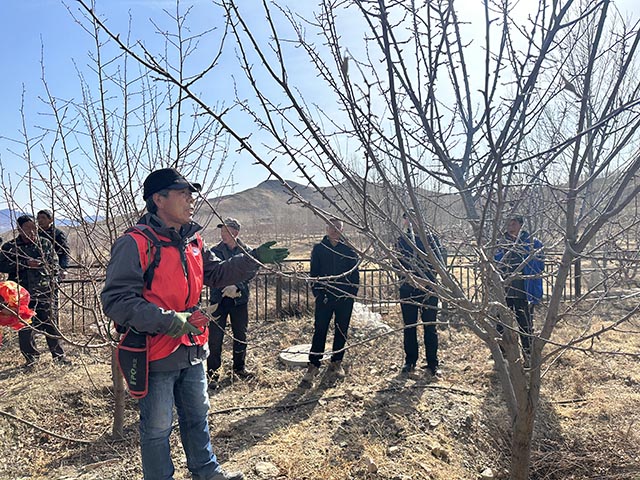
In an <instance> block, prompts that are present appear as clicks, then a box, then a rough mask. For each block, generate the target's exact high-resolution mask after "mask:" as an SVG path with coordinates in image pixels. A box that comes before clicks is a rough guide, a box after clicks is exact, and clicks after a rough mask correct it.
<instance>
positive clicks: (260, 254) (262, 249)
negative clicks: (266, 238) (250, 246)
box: [254, 240, 289, 263]
mask: <svg viewBox="0 0 640 480" xmlns="http://www.w3.org/2000/svg"><path fill="white" fill-rule="evenodd" d="M275 244H276V242H275V240H272V241H271V242H267V243H263V244H262V245H260V246H259V247H258V248H256V249H255V250H254V256H255V257H256V259H257V260H258V261H259V262H260V263H280V262H281V261H282V260H284V259H285V258H287V257H288V256H289V250H288V249H286V248H271V247H272V246H273V245H275Z"/></svg>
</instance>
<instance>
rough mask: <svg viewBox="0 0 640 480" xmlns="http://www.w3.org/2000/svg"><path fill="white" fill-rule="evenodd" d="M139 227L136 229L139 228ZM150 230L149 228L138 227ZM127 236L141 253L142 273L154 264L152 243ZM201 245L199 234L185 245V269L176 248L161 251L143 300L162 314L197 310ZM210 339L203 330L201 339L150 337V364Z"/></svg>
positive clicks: (138, 235) (201, 273)
mask: <svg viewBox="0 0 640 480" xmlns="http://www.w3.org/2000/svg"><path fill="white" fill-rule="evenodd" d="M139 227H140V226H139V225H138V226H136V228H139ZM141 228H150V227H146V226H145V227H141ZM154 233H155V234H156V236H157V237H158V239H159V240H162V241H169V239H168V238H166V237H163V236H161V235H158V233H157V232H155V230H154ZM128 235H131V237H132V238H133V239H134V240H135V241H136V244H137V245H138V252H139V253H140V265H141V266H142V271H143V272H145V271H146V270H147V268H148V266H149V263H150V262H152V261H153V256H154V254H155V251H154V249H155V248H156V247H154V246H153V243H152V242H151V240H149V239H148V238H147V237H145V236H144V234H142V233H138V232H135V231H133V232H129V233H128ZM202 248H203V241H202V237H200V234H198V233H196V234H195V236H194V237H193V238H192V239H191V241H189V242H188V243H187V245H186V248H185V251H184V254H185V257H186V266H185V267H184V268H183V265H182V260H181V259H180V251H179V249H178V247H173V246H168V247H162V250H161V252H160V263H159V264H158V266H157V267H156V268H155V271H154V275H153V280H152V282H151V288H150V289H148V288H147V286H146V284H145V286H144V288H143V290H142V296H143V297H144V299H145V300H147V301H148V302H150V303H153V304H154V305H157V306H158V307H160V308H163V309H165V310H174V311H176V312H184V311H187V310H188V309H190V308H192V307H194V306H196V305H197V304H198V302H199V301H200V292H201V291H202V286H203V280H204V270H203V259H202ZM208 338H209V329H208V328H206V327H205V328H204V331H203V332H202V333H201V334H200V335H183V336H181V337H179V338H172V337H169V336H168V335H163V334H158V335H154V336H149V361H150V362H152V361H154V360H160V359H161V358H165V357H168V356H169V355H171V354H172V353H173V352H175V351H176V350H177V348H178V347H179V346H180V344H182V345H188V346H189V345H204V344H205V343H206V342H207V340H208Z"/></svg>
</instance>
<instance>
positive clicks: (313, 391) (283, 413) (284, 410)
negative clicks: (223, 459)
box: [209, 371, 339, 451]
mask: <svg viewBox="0 0 640 480" xmlns="http://www.w3.org/2000/svg"><path fill="white" fill-rule="evenodd" d="M338 381H339V380H337V379H335V378H334V377H333V376H332V375H329V374H328V373H326V371H325V372H323V373H321V374H320V375H319V376H318V377H317V378H316V381H315V382H314V385H313V386H312V387H309V386H306V385H304V384H303V383H302V382H300V383H298V384H297V385H296V386H295V387H294V388H293V389H292V390H290V391H288V392H287V393H286V394H285V395H284V396H283V397H282V398H280V400H278V401H277V402H276V403H274V404H271V405H269V406H268V407H249V408H259V409H260V410H261V413H257V414H255V415H250V416H247V417H245V418H242V419H241V420H238V421H236V422H232V423H231V424H229V426H228V427H227V428H224V429H222V430H220V431H218V432H217V433H215V436H216V437H217V438H232V439H233V441H234V447H235V448H234V450H235V451H241V450H247V449H249V448H251V447H252V446H254V445H255V444H257V443H260V442H261V441H263V440H264V438H266V437H268V436H269V435H271V434H272V433H274V432H276V431H278V430H279V429H282V428H285V427H287V426H290V425H291V424H295V423H299V422H302V421H304V420H306V419H307V418H309V417H310V416H311V414H312V413H313V411H314V409H315V408H316V407H317V406H318V404H319V401H320V400H322V399H323V396H324V392H325V391H326V390H328V389H330V388H333V387H334V386H335V385H336V383H337V382H338ZM223 386H224V385H223ZM324 398H326V397H324ZM246 409H247V408H246V407H239V408H237V410H246ZM231 410H233V408H232V409H231ZM228 412H229V409H220V410H214V411H212V412H210V413H209V415H210V416H215V415H217V414H225V413H228Z"/></svg>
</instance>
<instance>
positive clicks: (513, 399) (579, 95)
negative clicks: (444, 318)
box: [58, 0, 640, 480]
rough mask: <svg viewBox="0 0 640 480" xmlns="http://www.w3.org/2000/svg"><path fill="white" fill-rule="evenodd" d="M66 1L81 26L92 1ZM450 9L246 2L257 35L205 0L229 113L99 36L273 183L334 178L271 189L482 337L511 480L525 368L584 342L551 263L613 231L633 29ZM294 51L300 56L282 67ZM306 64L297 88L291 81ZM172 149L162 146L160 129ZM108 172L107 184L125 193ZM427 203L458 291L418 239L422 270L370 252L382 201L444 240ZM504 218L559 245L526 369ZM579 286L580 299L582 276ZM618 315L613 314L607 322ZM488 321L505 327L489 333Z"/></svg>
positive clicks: (542, 9) (153, 60)
mask: <svg viewBox="0 0 640 480" xmlns="http://www.w3.org/2000/svg"><path fill="white" fill-rule="evenodd" d="M79 2H80V4H81V5H82V7H84V9H85V11H86V12H87V14H88V15H89V17H90V24H92V25H95V26H96V28H97V31H101V29H102V28H104V27H105V26H104V24H103V23H102V22H101V20H100V18H99V17H98V16H97V14H96V13H95V10H94V9H93V7H92V6H91V5H88V4H87V3H85V2H83V1H82V0H79ZM457 5H458V4H457V2H455V1H453V0H449V1H445V0H434V1H426V2H421V3H417V2H414V1H406V2H387V1H385V0H371V1H364V0H342V1H336V0H333V1H331V0H321V1H320V2H319V5H318V7H317V9H316V10H314V11H313V12H309V11H301V12H298V11H296V10H294V9H293V7H288V6H286V5H279V4H278V3H277V2H275V3H270V2H266V1H264V2H263V4H262V7H263V17H264V23H263V24H262V25H263V26H264V27H265V28H266V30H267V33H266V35H265V34H264V33H263V32H264V28H261V29H257V28H255V23H253V22H250V21H249V12H247V10H244V9H243V7H242V6H241V5H240V2H236V1H234V0H221V2H220V4H219V8H221V9H222V11H223V12H224V14H225V15H226V18H227V21H228V23H227V25H228V27H229V29H230V30H229V31H230V32H231V33H232V35H233V38H234V39H235V42H234V44H233V47H234V48H235V51H236V54H237V59H238V62H239V65H240V66H241V68H242V71H243V72H244V80H243V81H242V85H243V87H242V88H240V87H238V98H237V99H236V108H237V109H241V110H242V112H244V113H245V114H246V115H245V116H240V115H237V116H230V115H228V111H227V110H225V109H222V108H219V107H216V106H213V105H210V104H209V103H208V102H207V101H206V100H205V99H204V98H203V97H201V96H200V95H199V93H198V91H197V86H198V82H199V81H201V80H204V79H206V78H207V76H208V75H209V73H210V69H204V70H203V71H201V72H199V73H198V74H193V75H191V76H189V75H186V74H185V73H184V70H183V69H181V68H178V67H176V66H174V64H172V63H171V62H170V59H169V57H168V56H162V55H158V56H156V55H153V54H152V53H151V52H149V51H148V50H147V49H146V48H145V47H144V45H143V44H142V43H130V42H129V41H128V40H123V39H122V38H121V37H119V36H118V35H116V34H115V33H112V32H109V30H108V29H106V30H105V31H106V33H107V34H108V35H109V36H110V38H111V40H112V41H113V42H115V43H116V44H117V45H118V46H119V47H120V48H121V49H123V50H124V51H125V52H126V53H127V55H128V56H129V57H130V58H133V59H134V60H135V61H137V63H138V65H140V66H141V67H142V68H143V71H144V69H146V70H147V72H148V75H150V76H151V77H154V78H157V79H159V80H162V81H163V82H165V84H166V85H168V86H169V85H170V86H173V87H176V88H177V89H178V90H177V91H178V92H179V93H177V94H176V95H177V97H174V98H175V102H176V103H175V104H172V105H173V106H176V105H182V104H183V101H186V100H188V101H189V102H191V103H192V104H193V105H194V108H195V109H196V111H197V112H198V113H199V114H202V115H205V116H206V118H208V119H209V121H210V122H211V124H212V125H216V127H217V128H220V129H221V130H222V131H224V132H226V133H227V134H228V135H229V136H230V137H231V139H233V141H235V142H237V145H238V147H239V148H240V149H241V150H243V151H244V152H245V153H246V154H247V155H250V156H251V157H252V158H253V159H254V160H255V161H256V162H257V163H260V164H262V165H263V166H264V167H265V168H266V169H268V170H269V172H270V173H271V174H272V175H273V176H274V177H275V178H277V179H279V180H280V181H281V182H282V183H283V184H284V185H285V186H288V184H287V182H286V181H285V180H284V178H283V176H282V175H281V174H280V172H279V171H278V168H276V167H274V164H273V159H274V158H283V159H286V160H287V161H288V162H290V163H291V164H293V165H295V166H296V168H297V171H298V172H299V174H300V175H301V177H303V178H304V179H305V180H306V181H307V183H308V184H309V185H310V186H312V187H313V188H315V189H316V190H318V191H319V192H324V186H326V185H327V184H332V185H341V186H342V188H341V189H339V190H337V191H338V192H339V193H338V195H331V196H329V195H325V200H326V202H328V204H329V205H330V208H328V209H322V208H319V207H318V206H317V205H314V204H312V203H311V202H309V201H306V200H305V199H303V198H302V197H301V196H300V195H298V194H297V192H296V191H295V189H294V188H291V194H292V197H293V198H294V199H295V200H297V201H299V202H300V203H301V204H302V205H303V206H305V207H307V208H310V209H311V210H313V211H314V212H315V213H316V214H317V215H318V216H320V217H322V218H323V219H325V220H326V219H327V218H328V215H329V211H330V212H331V214H334V215H336V214H337V215H339V216H340V217H341V218H342V219H343V220H344V222H345V223H346V224H347V225H350V226H351V228H353V229H356V230H357V231H358V233H359V234H360V235H361V236H364V237H365V238H366V239H367V242H366V243H365V244H364V245H362V246H360V248H359V253H360V254H361V255H362V257H363V258H364V259H366V260H369V261H371V262H375V263H377V264H379V265H381V266H383V267H384V268H386V269H387V270H389V271H391V272H397V273H402V274H403V275H407V276H409V278H410V279H411V281H412V282H413V283H414V284H415V285H417V286H422V287H424V286H429V287H431V288H434V289H435V290H436V291H437V292H438V294H439V295H440V297H441V298H443V299H444V300H446V301H447V303H448V305H449V308H453V309H455V312H456V315H457V316H458V317H459V319H460V321H461V322H463V323H464V325H465V326H466V327H467V328H468V329H469V330H470V331H471V332H473V333H474V334H475V335H477V336H478V337H479V338H480V339H482V340H483V341H484V342H485V343H486V345H487V347H488V349H489V350H490V351H491V354H492V356H493V359H494V362H495V366H496V370H497V374H498V376H499V379H500V381H501V384H502V390H503V394H504V398H505V401H506V405H507V407H508V411H509V413H510V422H509V424H510V425H511V430H512V440H511V441H512V449H511V451H512V459H511V463H512V465H511V478H512V479H514V480H515V479H526V478H527V477H528V472H529V465H530V454H531V445H532V438H533V431H534V421H535V416H536V411H537V408H538V403H539V400H540V387H541V380H542V374H543V372H544V368H545V366H546V365H548V364H549V363H550V362H552V361H553V359H554V358H556V357H557V356H558V355H560V354H562V352H563V351H565V350H566V349H568V348H590V347H589V343H588V342H589V341H590V340H591V339H592V338H593V335H588V334H587V335H584V336H582V337H580V338H576V339H575V340H574V341H573V342H572V343H571V344H563V345H558V344H557V343H555V342H554V341H553V338H552V337H553V333H554V330H555V329H556V327H557V326H558V325H559V324H561V323H562V321H563V318H564V316H565V313H566V312H568V311H571V310H572V309H576V308H579V305H580V302H581V301H583V300H585V298H587V295H586V294H585V295H583V296H581V297H579V298H577V299H576V300H575V301H572V302H571V303H566V302H564V301H563V298H564V297H563V291H564V289H565V287H566V285H567V281H568V279H569V274H570V270H571V267H572V265H573V264H574V262H575V260H576V259H580V258H581V257H583V256H588V255H591V256H593V255H594V253H593V251H594V249H595V248H596V247H597V246H598V244H599V243H598V242H599V240H598V238H599V237H598V236H599V234H601V232H607V233H606V234H607V235H609V236H611V235H613V237H614V238H615V237H616V236H619V235H623V234H624V232H625V231H627V227H628V225H627V224H624V223H622V222H621V221H620V218H622V217H623V216H624V215H626V214H627V210H626V208H627V207H628V206H629V204H630V203H631V202H633V201H634V198H635V196H636V194H637V192H638V188H640V187H639V186H638V182H637V175H638V167H639V166H640V156H639V155H638V150H637V147H636V142H637V139H638V127H639V126H640V123H639V118H638V114H637V112H638V105H639V104H640V99H639V97H638V89H639V87H640V83H639V82H638V79H637V78H635V76H634V74H633V71H634V68H633V67H634V66H635V65H636V62H637V45H638V41H639V40H640V33H639V31H638V28H637V24H636V25H633V26H626V25H625V24H624V23H623V22H622V20H621V18H620V16H619V15H618V14H617V13H616V12H615V10H614V9H613V7H612V5H611V2H610V1H608V0H602V1H595V0H583V1H573V0H566V1H560V2H559V1H553V2H552V1H545V0H542V1H540V2H535V3H534V2H529V3H528V4H527V6H526V7H525V6H523V5H522V4H517V5H512V4H511V3H510V2H508V1H489V0H487V1H485V2H484V4H483V10H482V12H481V13H482V15H483V16H484V19H483V21H482V22H480V23H482V26H481V27H482V28H479V29H477V30H474V29H472V28H471V27H472V26H473V27H478V23H479V21H478V19H475V20H474V22H473V23H472V24H471V25H470V24H469V23H468V22H465V21H464V19H461V17H460V15H461V12H460V11H459V10H458V7H457ZM247 8H248V7H247ZM251 8H252V9H253V10H252V12H251V14H252V20H253V21H255V18H254V17H255V6H252V7H251ZM296 8H304V7H296ZM523 8H529V9H530V10H527V11H526V12H521V11H520V9H523ZM176 18H180V17H179V16H176ZM346 19H349V20H350V22H349V23H345V22H346ZM354 19H357V21H355V22H354ZM178 24H179V25H182V22H180V21H179V22H178ZM353 25H356V26H357V27H359V28H360V29H359V28H353ZM354 31H355V32H356V33H357V34H350V33H352V32H354ZM476 31H479V32H481V33H480V34H477V33H475V34H474V33H473V32H476ZM261 32H262V33H261ZM585 32H589V36H588V38H589V41H587V42H585V41H584V36H585ZM176 38H180V37H176ZM178 44H180V43H179V42H178ZM301 56H303V57H304V60H302V61H303V62H304V63H303V64H304V65H305V66H306V67H308V68H304V69H301V68H296V67H298V66H299V64H300V62H301V60H300V57H301ZM178 60H179V59H178ZM214 64H215V61H212V62H211V63H210V65H214ZM177 65H180V63H178V64H177ZM311 69H313V72H314V76H313V82H310V81H309V78H310V77H309V76H308V75H303V74H306V73H308V72H309V71H310V70H311ZM605 78H606V81H605ZM237 81H238V82H239V84H240V82H241V79H240V78H239V79H237ZM597 82H600V83H597ZM120 85H122V84H120ZM89 104H90V105H93V104H92V102H89ZM96 111H98V112H105V111H108V109H106V108H105V107H104V106H102V107H99V108H96ZM125 118H126V117H125ZM247 119H249V120H251V121H253V122H254V125H255V128H256V129H258V130H259V131H260V132H261V138H262V139H265V138H266V139H267V140H266V141H265V142H264V143H262V144H260V145H254V144H252V142H251V141H250V138H249V137H247V136H246V134H244V133H243V132H245V131H246V122H247ZM58 124H64V122H58ZM105 124H108V122H106V121H105V120H104V119H103V120H102V121H101V122H100V125H105ZM92 131H93V130H92ZM176 131H177V132H178V134H179V133H180V129H179V128H177V130H176ZM103 137H106V134H104V135H103ZM121 138H122V137H121ZM126 143H127V144H129V143H130V142H129V141H127V142H126ZM100 145H101V146H103V147H104V143H101V144H100ZM144 145H145V148H147V145H148V144H147V143H144ZM172 145H174V146H175V147H176V149H177V152H178V154H180V153H181V152H182V150H181V148H182V147H180V145H181V143H180V142H178V141H177V140H175V138H174V141H173V142H172ZM149 148H151V147H149ZM178 157H180V155H178ZM98 158H104V159H109V161H110V162H113V158H114V154H113V152H112V151H111V150H109V151H107V150H105V151H104V154H103V153H102V152H100V155H98ZM119 158H123V157H119ZM146 158H154V157H153V156H149V155H147V156H146ZM107 165H108V166H109V167H111V165H112V164H110V163H109V164H107ZM116 171H117V170H116ZM128 178H129V179H131V177H128ZM124 179H125V182H124V183H123V184H122V185H120V188H119V189H118V187H117V186H112V187H110V191H112V190H113V189H116V192H117V193H118V194H119V193H120V192H121V191H123V190H126V189H127V185H126V179H127V177H126V176H125V177H124ZM102 182H104V180H102ZM434 192H435V193H434ZM127 198H130V197H127ZM113 200H114V202H115V203H114V202H111V203H110V205H112V206H115V205H121V204H122V203H121V202H122V200H123V198H120V197H117V196H116V197H115V198H113ZM410 208H413V209H414V210H413V211H414V212H415V213H412V212H411V211H409V209H410ZM439 210H440V211H445V212H447V219H448V227H449V228H452V229H456V230H455V231H456V239H457V240H458V241H459V246H460V248H459V249H456V250H459V251H460V252H464V253H466V254H471V255H473V256H474V257H475V258H476V259H477V264H476V271H477V276H476V278H475V282H476V287H477V288H476V292H478V294H477V295H473V296H472V295H470V294H469V293H468V291H467V290H466V289H465V288H463V286H462V285H461V283H460V281H459V280H458V279H457V278H456V277H455V276H453V275H452V274H451V272H450V271H449V270H448V269H447V268H446V265H445V264H444V263H442V262H439V261H438V259H437V257H436V255H435V254H434V252H433V251H430V250H429V249H427V252H425V254H424V255H423V257H424V258H422V260H428V261H429V262H430V263H432V264H433V265H435V268H436V269H437V271H438V273H439V281H438V282H435V283H431V282H429V281H428V280H425V279H424V278H422V277H420V276H417V275H414V274H413V273H412V272H411V271H407V270H406V269H403V268H402V267H401V266H399V265H400V263H399V262H398V258H397V255H398V254H397V252H395V251H394V250H393V248H391V246H390V239H391V238H393V237H398V236H401V235H403V232H402V231H401V229H400V228H399V227H398V226H397V223H398V219H399V216H400V213H407V214H408V215H410V216H411V217H412V220H413V223H414V224H415V225H416V234H417V235H419V236H420V237H421V239H422V243H423V244H424V245H429V242H428V241H427V240H426V239H427V236H428V234H429V233H430V232H431V231H432V230H434V229H436V228H442V229H443V232H442V233H445V235H443V237H445V238H446V237H447V235H446V229H445V225H444V223H442V224H438V223H437V222H438V217H437V215H436V212H438V211H439ZM521 212H525V213H526V217H527V220H528V224H529V226H530V227H533V229H532V230H533V232H532V233H534V234H536V235H538V236H541V237H543V239H544V240H545V242H546V243H547V245H550V246H554V247H557V248H558V249H559V250H560V253H559V255H558V257H557V265H556V267H557V268H555V269H554V272H553V277H552V278H550V280H551V281H552V282H553V290H552V292H551V295H550V297H549V299H548V305H547V308H546V309H545V310H544V311H543V312H542V313H541V314H540V315H541V317H542V318H540V319H539V328H538V329H536V332H535V334H534V335H533V338H532V340H533V342H532V349H531V358H530V364H526V363H525V362H524V361H523V358H522V357H521V354H520V347H519V345H518V329H517V323H516V322H515V319H514V316H513V313H512V311H511V309H509V308H508V307H507V305H506V299H505V285H506V284H507V283H508V282H510V281H511V280H513V279H514V278H513V277H512V276H505V275H502V274H501V272H500V269H499V268H498V265H497V263H496V261H495V260H494V251H495V248H496V245H497V241H498V239H499V238H500V236H501V232H502V228H503V226H504V224H505V221H506V219H507V218H509V217H510V216H511V215H513V214H515V213H521ZM441 218H442V219H444V218H445V216H444V215H443V216H442V217H441ZM635 223H636V220H635V217H634V220H633V224H634V225H635ZM616 225H617V226H616ZM516 275H518V274H516ZM610 281H611V282H615V281H617V277H611V278H610ZM611 282H610V283H611ZM588 294H589V298H590V299H593V295H597V294H598V285H591V286H590V290H589V292H588ZM635 310H636V309H635V308H634V309H633V311H634V312H635ZM628 318H629V315H626V316H624V317H622V318H618V319H615V320H614V321H613V322H612V323H611V327H610V329H614V328H616V327H617V326H619V325H620V324H622V323H624V322H625V321H627V320H628ZM499 322H501V323H504V324H505V325H506V327H507V329H506V331H505V334H504V335H503V336H502V337H500V336H499V335H497V334H496V325H497V324H498V323H499ZM604 333H606V332H604V331H603V332H599V333H598V334H604ZM585 345H586V346H585ZM501 348H502V349H503V350H504V354H503V353H502V351H501Z"/></svg>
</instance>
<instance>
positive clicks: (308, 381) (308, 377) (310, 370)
mask: <svg viewBox="0 0 640 480" xmlns="http://www.w3.org/2000/svg"><path fill="white" fill-rule="evenodd" d="M319 372H320V368H319V367H316V366H315V365H314V364H313V363H310V364H309V366H308V367H307V372H306V373H305V374H304V376H303V377H302V381H301V382H300V383H301V384H302V385H306V386H311V385H313V379H314V378H315V377H316V375H318V373H319Z"/></svg>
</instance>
